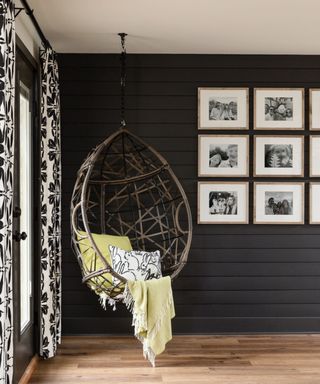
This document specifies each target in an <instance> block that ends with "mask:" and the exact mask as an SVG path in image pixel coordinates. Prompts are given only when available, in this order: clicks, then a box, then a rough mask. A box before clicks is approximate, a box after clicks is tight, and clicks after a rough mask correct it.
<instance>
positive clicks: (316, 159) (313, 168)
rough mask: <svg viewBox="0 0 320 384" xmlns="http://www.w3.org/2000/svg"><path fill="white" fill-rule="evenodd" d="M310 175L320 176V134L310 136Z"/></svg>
mask: <svg viewBox="0 0 320 384" xmlns="http://www.w3.org/2000/svg"><path fill="white" fill-rule="evenodd" d="M310 177H320V136H313V135H312V136H310Z"/></svg>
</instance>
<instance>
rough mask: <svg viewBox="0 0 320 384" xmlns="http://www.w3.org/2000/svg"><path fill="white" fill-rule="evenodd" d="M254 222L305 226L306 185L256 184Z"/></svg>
mask: <svg viewBox="0 0 320 384" xmlns="http://www.w3.org/2000/svg"><path fill="white" fill-rule="evenodd" d="M253 221H254V224H304V183H288V182H287V183H273V182H258V183H255V185H254V219H253Z"/></svg>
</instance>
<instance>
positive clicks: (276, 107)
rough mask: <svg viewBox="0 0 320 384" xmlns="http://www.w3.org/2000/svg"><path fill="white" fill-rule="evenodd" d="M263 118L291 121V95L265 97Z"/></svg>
mask: <svg viewBox="0 0 320 384" xmlns="http://www.w3.org/2000/svg"><path fill="white" fill-rule="evenodd" d="M264 108H265V111H264V118H265V120H266V121H292V120H293V98H292V97H265V99H264Z"/></svg>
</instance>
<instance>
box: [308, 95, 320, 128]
mask: <svg viewBox="0 0 320 384" xmlns="http://www.w3.org/2000/svg"><path fill="white" fill-rule="evenodd" d="M318 105H320V88H310V89H309V130H310V131H320V108H319V107H318V108H317V106H318Z"/></svg>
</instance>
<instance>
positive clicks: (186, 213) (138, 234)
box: [71, 127, 192, 300]
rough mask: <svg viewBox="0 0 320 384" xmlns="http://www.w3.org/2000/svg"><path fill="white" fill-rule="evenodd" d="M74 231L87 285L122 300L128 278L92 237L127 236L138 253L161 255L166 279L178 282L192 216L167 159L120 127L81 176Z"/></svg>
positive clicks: (74, 198)
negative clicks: (84, 244) (84, 246)
mask: <svg viewBox="0 0 320 384" xmlns="http://www.w3.org/2000/svg"><path fill="white" fill-rule="evenodd" d="M71 231H72V244H73V249H74V251H75V254H76V256H77V259H78V262H79V265H80V267H81V271H82V276H83V282H84V283H86V284H88V285H89V286H90V287H91V288H92V289H94V290H95V291H96V292H97V291H98V292H102V293H103V294H105V295H106V296H107V297H108V298H110V299H115V300H117V299H119V297H121V295H119V294H120V293H121V292H122V291H123V288H124V283H125V279H124V278H123V277H122V276H120V275H118V274H117V273H116V272H115V271H114V270H113V268H112V265H111V263H110V262H108V260H107V259H106V258H105V257H104V256H103V250H102V249H99V247H98V245H97V244H96V242H95V240H94V236H93V234H111V235H121V236H128V237H129V239H130V241H131V243H132V246H133V248H134V249H136V250H146V251H154V250H160V253H161V268H162V274H163V275H164V276H166V275H169V276H171V278H172V279H174V278H175V277H177V276H178V274H179V272H180V271H181V270H182V268H183V266H184V265H185V264H186V261H187V257H188V252H189V249H190V245H191V237H192V217H191V211H190V207H189V203H188V200H187V197H186V194H185V192H184V190H183V188H182V186H181V184H180V183H179V181H178V179H177V177H176V176H175V175H174V173H173V171H172V170H171V168H170V166H169V165H168V163H167V162H166V160H165V159H164V158H163V157H162V156H161V155H160V154H159V153H158V152H156V151H155V150H154V149H153V148H151V147H150V146H149V145H147V144H146V143H145V142H143V141H142V140H141V139H140V138H138V137H137V136H136V135H134V134H132V133H131V132H129V131H128V130H126V129H125V128H123V127H121V128H120V129H119V130H118V131H116V132H115V133H114V134H112V135H111V136H110V137H108V138H107V139H106V140H105V141H104V142H102V143H101V144H100V145H99V146H98V147H96V148H95V149H94V150H93V151H92V152H91V153H90V154H89V155H88V157H87V158H86V160H85V161H84V163H83V164H82V166H81V167H80V169H79V171H78V175H77V180H76V183H75V186H74V190H73V195H72V202H71ZM84 240H85V241H86V242H87V243H88V244H89V247H88V250H87V251H90V252H91V253H90V254H91V255H92V254H93V255H94V257H93V259H92V260H91V262H90V263H88V262H85V260H84V259H85V255H84V252H83V249H82V250H81V249H80V243H81V241H84ZM89 248H90V249H89ZM97 265H99V266H100V267H99V268H97ZM101 266H102V267H101ZM113 277H116V279H113ZM114 281H117V282H118V283H117V284H115V283H114Z"/></svg>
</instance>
